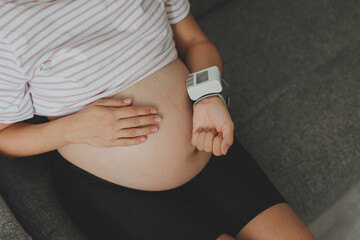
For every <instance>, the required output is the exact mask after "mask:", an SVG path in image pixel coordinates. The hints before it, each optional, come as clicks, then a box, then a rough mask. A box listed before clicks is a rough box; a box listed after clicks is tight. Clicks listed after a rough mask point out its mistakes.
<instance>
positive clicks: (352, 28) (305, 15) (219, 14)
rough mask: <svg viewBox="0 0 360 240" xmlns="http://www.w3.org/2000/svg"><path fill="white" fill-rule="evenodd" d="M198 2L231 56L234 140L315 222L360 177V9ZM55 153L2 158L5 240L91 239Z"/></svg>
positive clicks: (196, 12) (352, 2)
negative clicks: (68, 198) (62, 194)
mask: <svg viewBox="0 0 360 240" xmlns="http://www.w3.org/2000/svg"><path fill="white" fill-rule="evenodd" d="M190 3H191V12H192V14H193V16H194V17H195V18H196V20H197V21H198V23H199V25H200V27H201V28H202V29H203V31H204V32H205V33H206V34H207V36H208V37H209V38H210V40H211V41H212V42H213V43H214V44H215V45H216V46H217V48H218V49H219V52H220V54H221V56H222V60H223V67H224V78H225V79H226V80H227V81H228V82H229V84H230V85H231V87H232V99H231V106H230V108H229V111H230V113H231V116H232V118H233V120H234V123H235V135H236V136H237V137H238V139H239V141H240V142H241V143H242V144H243V146H244V147H245V148H246V149H247V150H248V151H249V152H250V153H251V155H252V156H253V157H254V159H255V160H256V161H257V162H258V163H259V164H260V166H261V167H262V168H263V169H264V170H265V172H266V173H267V174H268V176H269V177H270V179H271V180H272V181H273V183H274V184H275V186H276V187H277V188H278V189H279V191H280V192H281V193H282V194H283V195H284V197H285V198H286V199H287V200H288V201H289V203H290V205H291V206H292V207H293V209H294V210H295V211H296V213H297V214H298V215H299V216H300V217H301V218H302V219H303V221H304V222H305V223H306V224H309V223H311V222H312V221H313V220H314V219H315V218H317V217H318V216H319V215H320V214H321V213H322V212H323V211H324V210H326V209H327V208H328V207H329V206H330V205H331V204H332V203H333V202H334V201H335V200H337V199H338V198H339V197H340V196H341V195H342V194H343V193H344V192H345V191H346V190H347V189H348V188H349V187H350V186H351V185H352V184H353V183H354V182H355V180H356V179H357V178H358V177H359V175H360V161H359V159H360V65H359V62H360V60H359V58H360V57H359V56H360V14H359V12H360V4H359V2H358V1H357V0H347V1H342V0H316V1H313V0H304V1H288V0H273V1H272V0H266V1H263V0H262V1H260V0H238V1H237V0H190ZM44 121H46V119H45V118H43V117H38V116H37V117H35V118H34V119H31V120H29V121H28V122H30V123H41V122H44ZM49 154H50V153H44V154H40V155H36V156H31V157H25V158H14V159H10V158H6V157H3V156H2V157H1V158H0V193H1V195H2V197H3V199H5V201H6V203H7V204H6V203H5V202H4V201H2V199H1V198H0V239H30V237H29V236H28V235H27V234H26V233H28V234H29V235H31V236H32V238H33V239H39V240H42V239H44V240H45V239H46V240H49V239H71V240H78V239H85V238H84V236H83V235H82V234H81V232H80V231H79V230H78V228H77V227H76V226H75V225H74V224H73V223H72V221H71V220H70V219H69V217H68V216H67V214H66V212H65V211H64V210H63V208H62V206H61V204H60V202H59V200H58V199H57V197H56V195H55V192H54V190H53V188H52V185H51V181H50V176H49V172H48V167H49V162H50V161H51V159H48V158H49ZM7 206H8V207H9V208H7ZM9 209H11V211H10V210H9Z"/></svg>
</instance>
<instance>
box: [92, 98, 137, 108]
mask: <svg viewBox="0 0 360 240" xmlns="http://www.w3.org/2000/svg"><path fill="white" fill-rule="evenodd" d="M125 100H129V102H126V101H125ZM131 102H132V99H131V98H101V99H98V100H96V101H95V102H93V104H94V105H101V106H106V107H122V106H126V105H129V104H131Z"/></svg>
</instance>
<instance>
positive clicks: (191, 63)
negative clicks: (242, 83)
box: [179, 40, 222, 103]
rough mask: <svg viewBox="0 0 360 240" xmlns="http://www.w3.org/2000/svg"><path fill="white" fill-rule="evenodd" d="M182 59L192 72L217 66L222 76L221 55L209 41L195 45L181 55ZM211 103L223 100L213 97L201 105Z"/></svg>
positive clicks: (203, 100) (206, 99)
mask: <svg viewBox="0 0 360 240" xmlns="http://www.w3.org/2000/svg"><path fill="white" fill-rule="evenodd" d="M179 54H180V53H179ZM180 58H182V59H183V61H184V62H185V64H186V66H187V67H188V68H189V71H190V72H197V71H200V70H202V69H205V68H208V67H211V66H217V67H218V68H219V70H220V73H221V74H222V63H221V57H220V54H219V52H218V50H217V49H216V47H215V45H214V44H213V43H211V42H210V41H209V40H203V41H199V42H197V43H195V44H193V45H192V46H191V47H189V49H188V50H187V51H186V52H184V53H183V54H180ZM210 101H221V99H220V98H219V97H217V96H211V97H208V98H204V99H202V100H200V101H199V103H200V102H202V103H204V102H210Z"/></svg>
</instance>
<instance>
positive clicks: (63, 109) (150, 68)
mask: <svg viewBox="0 0 360 240" xmlns="http://www.w3.org/2000/svg"><path fill="white" fill-rule="evenodd" d="M170 53H172V51H169V52H168V53H167V54H166V56H164V57H163V58H162V59H161V60H160V62H162V61H164V60H165V59H166V58H167V57H168V56H169V55H170ZM160 55H161V53H159V54H158V55H156V56H155V57H154V59H156V57H158V56H160ZM160 62H159V63H160ZM152 63H154V61H152ZM159 63H157V62H155V64H153V66H151V67H149V70H148V71H146V72H145V73H144V74H142V75H141V76H140V77H139V78H142V77H143V76H144V75H146V74H147V73H148V72H149V71H151V70H152V69H153V67H154V66H155V65H158V64H159ZM139 78H137V79H136V80H138V79H139ZM136 80H134V81H132V82H131V83H133V82H135V81H136ZM139 81H141V80H139ZM131 83H130V84H131ZM130 84H128V85H127V86H129V85H130ZM124 89H126V87H123V88H120V89H118V90H116V91H112V92H108V93H109V94H108V95H105V96H103V98H105V97H109V96H110V95H115V94H116V93H119V92H121V91H122V90H124ZM87 99H88V97H85V98H82V99H79V101H78V102H81V101H82V100H87ZM46 101H47V102H53V103H59V102H56V101H50V100H48V99H46ZM94 101H96V100H94ZM68 103H71V104H74V103H77V102H74V101H72V102H68ZM89 104H90V103H89ZM36 105H37V106H41V107H43V108H45V109H49V106H48V105H46V106H45V105H41V104H38V103H36ZM81 108H83V106H80V107H77V108H72V106H69V107H63V108H62V109H61V111H57V112H52V113H55V114H56V113H61V112H64V111H67V110H74V109H76V110H80V109H81ZM53 109H56V107H53Z"/></svg>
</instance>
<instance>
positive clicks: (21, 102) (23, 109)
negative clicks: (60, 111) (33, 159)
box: [0, 38, 34, 123]
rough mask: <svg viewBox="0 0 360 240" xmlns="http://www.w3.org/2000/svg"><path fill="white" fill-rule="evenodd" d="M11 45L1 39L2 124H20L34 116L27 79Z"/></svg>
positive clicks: (0, 95) (0, 116)
mask: <svg viewBox="0 0 360 240" xmlns="http://www.w3.org/2000/svg"><path fill="white" fill-rule="evenodd" d="M15 56H16V55H15V54H14V51H12V48H11V46H10V44H8V43H7V42H6V41H5V40H3V39H2V38H0V123H14V122H20V121H23V120H25V119H29V118H32V117H33V116H34V108H33V104H32V99H31V97H30V93H29V87H28V83H27V78H26V77H25V76H24V74H22V73H21V71H20V65H19V63H18V62H17V60H16V57H15Z"/></svg>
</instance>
